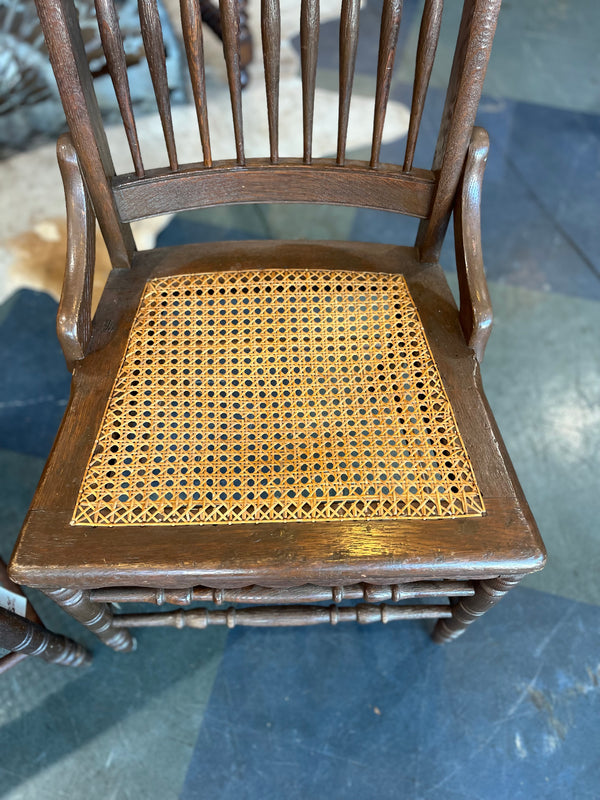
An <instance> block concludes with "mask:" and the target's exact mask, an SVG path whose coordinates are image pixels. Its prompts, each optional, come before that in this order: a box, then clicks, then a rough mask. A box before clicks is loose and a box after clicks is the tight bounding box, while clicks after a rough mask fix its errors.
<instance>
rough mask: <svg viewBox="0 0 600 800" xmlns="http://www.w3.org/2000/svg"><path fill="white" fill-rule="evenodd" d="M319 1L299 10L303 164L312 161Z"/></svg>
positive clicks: (306, 0) (307, 1) (306, 1)
mask: <svg viewBox="0 0 600 800" xmlns="http://www.w3.org/2000/svg"><path fill="white" fill-rule="evenodd" d="M319 23H320V10H319V0H302V5H301V8H300V55H301V60H302V128H303V142H304V155H303V157H304V163H305V164H310V163H311V161H312V137H313V118H314V113H315V87H316V82H317V57H318V54H319Z"/></svg>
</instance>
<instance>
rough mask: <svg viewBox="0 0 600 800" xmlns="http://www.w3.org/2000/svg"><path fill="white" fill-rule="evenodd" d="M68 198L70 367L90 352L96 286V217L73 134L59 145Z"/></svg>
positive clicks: (60, 328)
mask: <svg viewBox="0 0 600 800" xmlns="http://www.w3.org/2000/svg"><path fill="white" fill-rule="evenodd" d="M57 155H58V165H59V167H60V172H61V175H62V179H63V184H64V187H65V197H66V201H67V264H66V268H65V277H64V281H63V288H62V293H61V296H60V303H59V305H58V315H57V318H56V331H57V334H58V340H59V342H60V346H61V347H62V351H63V353H64V356H65V361H66V362H67V367H68V369H69V370H71V371H73V366H74V365H75V362H76V361H79V360H80V359H82V358H83V357H84V356H85V354H86V352H87V345H88V342H89V340H90V336H91V333H92V287H93V284H94V261H95V258H96V219H95V217H94V212H93V210H92V205H91V201H90V197H89V194H88V191H87V188H86V185H85V183H84V180H83V176H82V174H81V170H80V167H79V161H78V158H77V153H76V152H75V148H74V147H73V143H72V142H71V137H70V136H69V134H63V135H62V136H61V137H60V139H59V140H58V145H57Z"/></svg>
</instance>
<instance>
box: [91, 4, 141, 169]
mask: <svg viewBox="0 0 600 800" xmlns="http://www.w3.org/2000/svg"><path fill="white" fill-rule="evenodd" d="M94 1H95V4H96V17H97V19H98V29H99V31H100V39H101V40H102V47H103V49H104V54H105V56H106V64H107V66H108V71H109V73H110V77H111V80H112V83H113V87H114V90H115V95H116V96H117V102H118V104H119V110H120V112H121V117H122V118H123V126H124V128H125V134H126V135H127V142H128V144H129V149H130V151H131V158H132V159H133V164H134V167H135V172H136V175H137V176H138V177H139V178H143V177H144V165H143V163H142V156H141V153H140V142H139V139H138V134H137V128H136V124H135V118H134V115H133V106H132V105H131V93H130V90H129V79H128V77H127V61H126V58H125V49H124V47H123V36H122V35H121V29H120V28H119V18H118V16H117V12H116V9H115V4H114V0H94Z"/></svg>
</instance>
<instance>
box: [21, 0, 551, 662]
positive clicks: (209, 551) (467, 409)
mask: <svg viewBox="0 0 600 800" xmlns="http://www.w3.org/2000/svg"><path fill="white" fill-rule="evenodd" d="M37 2H38V6H39V8H40V16H41V20H42V25H43V27H44V30H45V31H46V36H47V38H48V42H49V51H50V55H51V59H52V62H53V66H54V68H55V70H56V71H57V80H58V84H59V89H60V92H61V96H62V99H63V102H64V104H65V109H66V113H67V119H68V121H69V125H70V127H71V130H72V133H73V141H74V145H75V150H76V151H77V154H78V156H79V161H80V164H81V170H82V172H83V180H82V179H81V176H80V175H79V173H78V172H77V170H76V169H75V165H76V160H75V157H74V152H73V151H72V150H68V148H67V149H66V150H65V153H66V155H65V158H64V165H66V166H65V169H64V170H63V171H66V172H68V173H69V176H70V177H69V176H68V177H69V179H68V180H67V181H66V187H67V192H68V193H69V194H70V199H69V203H70V206H69V207H70V208H72V209H73V213H72V214H71V219H72V224H71V225H70V240H71V244H70V247H71V250H70V256H69V258H70V261H69V265H68V270H67V280H66V290H65V291H66V294H67V295H68V296H69V297H71V298H75V299H73V300H71V301H70V304H71V305H70V307H69V308H70V311H69V313H67V314H66V315H65V319H67V320H68V323H67V322H66V323H65V325H64V326H63V327H64V328H65V330H67V328H68V327H69V326H70V328H69V329H72V330H74V331H75V333H74V334H73V335H70V338H69V337H67V338H68V339H69V347H71V348H73V347H75V345H77V348H79V349H77V350H76V351H74V350H71V351H70V353H71V356H73V355H76V356H77V357H76V358H75V357H72V361H73V362H74V364H75V366H74V371H73V383H72V392H71V398H70V401H69V405H68V408H67V410H66V413H65V417H64V420H63V423H62V426H61V429H60V431H59V433H58V436H57V439H56V442H55V444H54V447H53V450H52V453H51V455H50V458H49V460H48V463H47V465H46V469H45V471H44V474H43V476H42V479H41V481H40V485H39V487H38V490H37V492H36V495H35V497H34V500H33V503H32V506H31V509H30V512H29V514H28V516H27V519H26V521H25V524H24V526H23V530H22V532H21V535H20V537H19V541H18V543H17V546H16V548H15V553H14V555H13V559H12V562H11V574H12V576H13V577H14V578H15V579H17V580H19V581H20V582H22V583H26V584H28V585H30V586H37V587H41V588H43V589H44V591H46V592H47V594H48V595H49V596H50V597H53V598H54V599H55V600H56V601H57V602H58V603H59V604H61V605H62V606H63V607H64V608H65V609H66V610H67V611H69V612H70V613H71V614H72V615H73V616H74V617H75V618H76V619H78V620H80V621H81V622H82V623H83V624H84V625H87V626H88V627H89V628H90V629H91V630H93V631H95V632H96V633H97V634H98V635H99V636H100V638H101V639H102V640H103V641H105V642H106V643H107V644H108V645H109V646H111V647H114V648H115V649H120V650H127V649H131V647H132V645H133V642H132V639H131V637H130V635H129V633H128V632H127V631H126V627H123V626H127V625H128V624H129V623H131V624H132V625H139V624H143V625H155V624H165V621H166V622H167V623H168V624H173V625H175V626H176V627H181V626H184V625H187V624H189V625H192V626H194V627H206V625H208V624H224V625H230V626H232V625H234V624H251V625H257V624H270V625H279V624H316V623H320V622H324V623H332V622H333V623H335V622H337V621H344V620H349V619H353V620H358V621H359V622H371V621H375V620H377V621H387V620H389V619H393V618H395V617H403V616H407V615H408V616H423V615H425V616H430V615H432V614H434V615H435V616H436V617H446V619H444V620H442V621H441V622H439V623H438V626H437V628H436V634H435V638H436V640H437V641H443V640H447V639H450V638H453V637H454V636H456V635H458V633H460V632H461V631H462V630H463V629H464V628H465V626H466V625H468V624H469V623H470V622H471V621H472V620H473V619H475V618H476V617H477V616H479V615H480V614H481V613H483V612H484V611H486V610H487V609H488V608H489V607H491V605H493V604H494V603H495V602H496V601H497V600H498V599H499V598H500V597H501V595H502V594H503V593H504V592H505V591H506V590H507V589H508V588H509V587H510V586H512V585H513V584H514V583H515V582H516V580H517V579H518V578H519V577H520V576H522V575H525V574H528V573H530V572H533V571H535V570H538V569H541V568H542V566H543V564H544V560H545V551H544V546H543V543H542V541H541V539H540V536H539V533H538V531H537V528H536V525H535V522H534V520H533V517H532V515H531V512H530V510H529V508H528V506H527V503H526V500H525V498H524V496H523V493H522V490H521V488H520V486H519V483H518V480H517V477H516V475H515V473H514V470H513V468H512V465H511V463H510V459H509V458H508V455H507V453H506V450H505V448H504V445H503V443H502V440H501V437H500V434H499V431H498V428H497V426H496V424H495V422H494V419H493V416H492V414H491V411H490V409H489V407H488V404H487V401H486V398H485V395H484V392H483V389H482V386H481V377H480V372H479V364H478V359H480V358H481V356H482V354H483V347H484V345H485V340H486V337H487V333H489V324H488V320H489V308H488V303H489V300H488V298H487V293H486V292H485V278H484V273H483V262H482V258H481V243H480V230H479V210H480V188H481V177H482V174H483V165H484V163H485V153H486V151H487V142H486V140H485V134H484V133H482V132H480V131H475V132H474V133H473V123H474V119H475V112H476V107H477V102H478V100H479V96H480V94H481V86H482V82H483V78H484V74H485V68H486V65H487V61H488V58H489V53H490V47H491V41H492V36H493V31H494V27H495V23H496V16H497V13H498V7H499V0H465V3H464V11H463V16H462V20H461V25H460V31H459V35H458V41H457V47H456V51H455V55H454V62H453V67H452V73H451V75H450V80H449V84H448V91H447V95H446V103H445V108H444V113H443V118H442V124H441V128H440V133H439V137H438V143H437V147H436V153H435V156H434V160H433V168H432V170H421V169H418V168H415V167H414V165H413V159H414V152H415V144H416V141H417V137H418V130H419V124H420V120H421V115H422V109H423V104H424V102H425V96H426V93H427V86H428V83H429V77H430V73H431V67H432V64H433V59H434V56H435V48H436V43H437V39H438V33H439V24H440V16H441V11H442V3H441V0H426V3H425V11H424V18H423V21H422V26H421V31H420V34H419V44H418V54H417V65H416V74H415V87H414V92H413V104H412V113H411V123H410V131H409V137H408V142H407V149H406V154H405V158H404V165H388V164H380V163H379V156H380V144H381V134H382V130H383V124H384V116H385V108H386V104H387V101H388V97H389V80H390V76H391V71H392V69H391V67H392V62H393V55H394V52H395V48H396V41H397V35H398V26H399V24H400V11H401V3H400V0H385V2H384V7H383V13H382V23H381V35H380V51H379V61H378V79H377V84H378V87H377V90H376V95H377V97H376V111H375V116H374V127H373V139H372V153H371V161H370V162H356V161H348V162H347V161H346V134H347V125H348V113H349V108H350V102H351V93H352V81H353V75H354V64H355V59H356V47H357V40H358V29H359V0H342V9H341V22H340V74H339V80H340V94H339V119H338V136H337V153H336V158H335V159H314V160H313V158H312V130H313V122H314V94H315V74H316V64H317V50H318V33H319V4H318V0H300V15H301V34H300V36H301V50H302V78H303V120H304V121H303V154H302V157H301V158H297V159H287V158H286V159H280V158H279V154H278V143H277V127H278V119H277V116H278V115H277V84H278V69H279V43H278V31H279V24H280V23H279V7H278V2H277V0H263V14H262V17H263V20H262V21H263V42H264V59H265V74H266V82H267V98H268V107H269V125H270V128H269V129H270V147H267V145H265V153H267V152H269V151H270V156H269V157H265V158H261V159H251V160H248V162H247V163H246V159H245V154H244V137H243V124H242V103H241V86H242V85H243V76H242V65H243V58H242V55H241V47H242V41H241V40H242V38H243V28H244V19H245V6H244V2H243V0H221V3H220V9H221V10H220V17H219V24H220V25H221V27H222V31H221V32H222V34H223V49H224V55H225V61H226V66H227V76H228V83H229V89H230V95H231V104H232V113H233V125H234V134H235V143H236V159H235V160H231V161H226V162H219V163H217V164H212V161H211V158H210V150H209V135H208V125H207V123H206V116H205V115H206V98H205V96H204V76H203V74H202V41H201V26H200V22H199V20H198V12H197V8H196V6H195V5H193V4H191V0H180V2H181V4H182V21H183V27H184V38H185V40H186V47H187V55H188V64H189V66H190V74H191V76H192V82H193V84H194V92H195V102H196V108H197V111H198V116H199V125H200V132H201V137H203V138H202V141H203V146H204V145H206V146H204V150H203V152H204V166H202V165H201V164H199V163H197V164H189V165H184V166H183V167H179V168H177V163H176V158H175V150H174V146H175V145H174V137H173V138H172V141H171V145H172V146H170V145H169V140H170V134H169V133H168V131H167V132H166V136H167V140H168V141H167V145H168V146H169V147H170V150H171V152H170V155H171V156H172V157H171V158H170V166H169V168H168V169H161V170H151V171H147V172H146V173H145V174H144V176H143V177H140V175H139V170H138V171H137V174H135V175H134V174H131V175H125V176H115V174H114V170H113V168H112V162H111V161H110V154H109V152H108V148H107V146H106V140H105V138H104V133H103V130H102V126H101V122H100V119H99V114H98V108H97V104H96V103H95V99H94V97H93V90H92V84H91V78H90V75H89V70H88V68H87V64H86V63H85V52H84V48H83V43H82V42H81V35H80V33H79V32H78V31H77V26H76V14H75V12H74V8H73V0H37ZM106 2H107V0H102V2H101V0H99V5H100V7H101V8H103V9H104V13H103V19H105V20H106V19H112V17H111V8H112V6H111V7H109V6H107V5H106ZM139 2H140V6H141V11H142V17H143V27H144V34H145V41H146V43H147V47H148V49H149V50H150V51H151V52H149V61H151V62H152V63H151V64H150V68H151V71H153V79H154V82H155V88H156V92H157V98H158V101H159V105H160V104H161V103H162V106H163V111H164V113H163V115H162V116H163V117H165V118H166V109H167V108H168V89H167V83H166V72H165V70H164V69H163V66H164V58H163V56H164V54H163V53H162V49H161V48H162V37H161V35H160V29H159V23H158V24H157V15H156V12H155V9H156V5H155V0H139ZM203 2H204V0H203ZM103 4H104V5H103ZM100 16H102V13H101V14H100ZM111 36H113V38H112V39H111V38H110V36H108V37H106V36H105V38H106V41H107V42H108V45H107V48H108V49H109V50H112V51H113V52H112V55H111V56H110V58H111V62H112V64H113V67H112V68H113V69H114V71H115V73H117V72H118V70H119V69H121V68H122V61H121V62H120V61H119V59H121V55H120V50H119V46H118V45H119V40H118V38H115V37H116V34H115V33H114V32H112V33H111ZM150 45H152V46H150ZM115 64H116V67H115ZM121 93H122V92H121ZM126 106H127V104H125V106H124V107H125V112H124V114H125V117H127V114H128V113H129V111H128V109H127V107H126ZM167 128H168V125H167ZM472 134H473V138H471V137H472ZM469 143H471V147H470V149H469ZM467 151H468V152H467ZM175 169H177V172H175V171H174V170H175ZM461 181H462V182H461ZM86 187H87V189H88V190H89V193H90V195H91V198H92V202H93V206H94V211H95V213H96V215H97V217H98V219H99V221H100V224H101V227H102V230H103V233H104V235H105V237H106V238H107V240H108V244H109V248H110V251H111V255H112V258H113V263H114V264H115V265H116V266H123V265H126V264H128V259H129V256H130V254H131V253H132V252H133V246H132V240H131V238H130V231H129V228H128V225H127V222H128V221H131V220H134V219H139V218H143V217H146V216H151V215H155V214H161V213H169V212H175V211H179V210H183V209H188V208H196V207H207V206H212V205H219V204H225V203H226V204H234V203H245V202H318V203H332V204H343V205H356V206H359V207H366V208H378V209H385V210H394V211H398V212H402V213H406V214H412V215H413V216H416V217H419V218H421V219H422V224H421V226H420V229H419V235H418V240H417V246H416V247H414V248H401V247H394V246H388V245H378V244H370V243H369V244H362V243H356V242H354V243H333V242H230V243H223V242H222V243H210V244H202V245H196V246H189V247H178V248H168V249H165V250H161V249H158V250H154V251H150V252H146V253H137V254H134V256H133V269H131V270H122V269H117V270H113V271H112V273H111V275H110V277H109V279H108V282H107V286H106V288H105V291H104V294H103V297H102V299H101V301H100V304H99V306H98V311H97V314H96V317H95V319H94V322H93V324H92V330H91V336H89V341H88V335H87V332H86V325H87V318H86V317H85V315H83V316H82V313H83V312H82V308H83V307H84V305H85V304H84V303H83V299H84V296H85V291H84V289H83V288H82V287H83V286H85V280H86V279H87V276H88V274H89V264H90V259H89V257H88V251H89V241H88V238H87V234H88V232H89V225H90V224H91V223H90V220H91V219H93V217H92V215H91V213H88V212H86V208H88V207H87V206H86V198H85V189H86ZM452 209H454V210H455V212H456V238H457V266H458V272H459V281H460V286H461V309H460V312H459V310H458V309H457V308H456V304H455V303H454V300H453V298H452V294H451V292H450V290H449V288H448V285H447V283H446V280H445V277H444V274H443V271H442V269H441V268H440V266H439V264H437V257H438V255H439V248H440V245H441V242H442V239H443V236H444V233H445V230H446V226H447V223H448V218H449V215H450V213H451V210H452ZM77 253H80V254H81V255H80V256H79V255H77ZM429 262H431V263H429ZM75 264H77V265H78V267H77V268H76V267H75ZM286 267H293V268H297V269H304V270H309V271H310V272H311V273H314V271H315V270H318V269H324V270H332V271H338V270H348V271H349V273H350V274H351V273H352V272H354V271H363V272H364V271H367V272H369V271H371V272H375V273H379V272H382V273H386V272H389V273H396V272H400V273H402V274H403V276H404V277H405V279H406V282H407V285H408V289H409V291H410V293H411V296H412V299H413V300H414V303H415V305H416V307H417V309H418V313H419V316H420V319H421V321H422V323H423V327H424V330H425V333H426V337H427V342H428V344H429V347H430V349H431V354H432V357H433V359H434V361H435V363H436V367H437V369H438V370H439V374H440V378H441V381H442V383H443V385H444V389H445V391H446V393H447V396H448V399H449V402H450V404H451V406H452V409H453V413H454V417H455V420H456V424H457V427H458V430H459V431H460V433H461V437H462V439H463V441H464V445H465V448H466V452H467V453H468V456H469V460H470V462H471V466H472V469H473V471H474V474H475V476H476V478H477V484H478V487H479V490H480V492H481V496H482V498H483V501H484V505H485V509H486V514H485V515H483V516H471V517H461V518H452V517H447V518H444V519H437V520H434V521H428V520H425V519H414V518H413V519H411V518H406V517H404V518H402V517H400V516H398V517H396V518H388V519H383V520H378V521H373V520H362V521H359V520H353V521H350V522H348V521H343V522H334V521H325V522H322V523H321V522H319V523H313V522H299V521H298V520H296V521H292V522H284V523H271V522H269V523H256V524H250V523H246V524H243V523H233V524H230V525H217V524H215V525H209V524H206V525H198V526H194V525H185V526H180V527H177V526H175V527H171V526H167V525H156V526H147V525H142V526H135V525H128V526H122V527H121V526H120V527H119V530H118V535H116V534H115V529H114V528H111V527H107V526H102V525H98V526H97V527H95V528H94V529H93V535H91V534H90V529H89V528H87V527H80V526H77V525H71V524H70V522H71V518H72V514H73V509H74V507H75V504H76V501H77V494H78V491H79V487H80V485H81V481H82V477H83V475H84V472H85V469H86V466H87V463H88V459H89V457H90V455H91V453H92V450H93V448H94V447H95V442H96V436H97V433H98V430H99V426H100V425H101V421H102V418H103V414H104V411H105V408H106V404H107V401H108V398H109V396H110V393H111V389H112V386H113V382H114V379H115V376H116V374H117V370H118V368H119V364H120V363H121V360H122V358H123V355H124V352H125V350H126V347H127V342H128V336H129V332H130V328H131V325H132V322H133V319H134V316H135V312H136V309H137V307H138V304H139V301H140V298H141V296H142V293H143V292H144V288H145V286H146V284H147V281H148V280H151V279H153V278H163V277H166V276H171V275H177V274H179V275H181V274H187V273H190V272H191V273H196V272H206V271H232V270H235V271H239V270H244V269H261V270H265V269H277V270H282V269H285V268H286ZM82 281H83V283H82ZM77 298H79V300H77ZM78 303H79V305H78ZM61 305H62V304H61ZM64 307H65V308H66V305H65V306H64ZM78 325H79V328H78V327H77V326H78ZM65 337H66V334H65V335H64V336H63V338H65ZM81 356H83V357H81ZM498 576H502V577H501V578H499V577H498ZM474 586H475V588H473V587H474ZM190 587H191V588H190ZM442 596H443V597H455V598H460V599H458V602H456V603H455V604H453V605H451V606H442V605H440V606H437V605H435V606H432V605H430V606H423V605H420V606H405V605H401V606H393V605H391V606H390V605H387V604H386V602H385V601H389V600H392V601H394V602H397V601H399V600H402V599H406V598H412V597H425V598H434V597H442ZM115 599H116V600H122V601H125V602H128V601H130V600H131V601H140V600H143V601H147V602H152V603H156V604H160V603H162V602H172V603H174V604H176V605H186V604H187V603H188V602H190V601H192V602H193V601H195V600H203V601H208V602H216V603H217V605H218V604H220V603H223V602H227V603H229V602H233V603H238V602H239V603H249V604H250V605H253V604H256V603H259V604H264V605H265V606H266V607H265V608H263V607H260V606H259V607H251V608H247V609H241V610H236V609H220V608H217V609H216V610H212V609H211V610H194V611H191V612H183V611H175V612H174V613H168V614H166V615H165V614H160V615H150V616H145V617H139V616H138V615H133V616H132V615H124V616H119V617H116V618H114V617H113V615H112V611H111V609H110V607H109V605H108V604H107V602H110V601H113V600H115ZM342 599H356V600H359V601H362V603H364V605H358V606H354V607H352V606H341V607H340V606H338V604H339V603H340V602H341V601H342ZM315 602H325V603H326V604H327V603H330V602H332V603H333V604H334V605H333V607H331V608H327V607H316V608H315V607H311V606H310V604H311V603H315ZM381 602H383V605H379V606H377V605H373V604H374V603H381ZM273 604H279V606H275V607H273ZM303 604H304V605H303Z"/></svg>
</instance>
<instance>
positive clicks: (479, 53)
mask: <svg viewBox="0 0 600 800" xmlns="http://www.w3.org/2000/svg"><path fill="white" fill-rule="evenodd" d="M500 2H501V0H465V4H464V10H463V15H462V19H461V23H460V29H459V33H458V41H457V45H456V51H455V53H454V61H453V63H452V72H451V74H450V81H449V84H448V92H447V94H446V103H445V106H444V112H443V115H442V124H441V127H440V133H439V136H438V142H437V146H436V151H435V156H434V160H433V166H432V169H433V170H434V171H436V170H439V178H438V182H437V187H436V192H435V200H434V203H433V207H432V209H431V215H430V217H429V219H428V220H426V221H424V222H422V223H421V225H420V226H419V232H418V235H417V242H416V245H417V247H418V248H419V252H420V256H421V259H422V260H423V261H430V262H435V261H437V260H438V258H439V255H440V250H441V247H442V242H443V240H444V235H445V233H446V228H447V227H448V221H449V219H450V213H451V210H452V204H453V202H454V197H455V195H456V190H457V187H458V183H459V181H460V176H461V173H462V170H463V166H464V160H465V157H466V153H467V148H468V147H469V142H470V140H471V131H472V130H473V125H474V123H475V115H476V114H477V106H478V105H479V99H480V97H481V90H482V87H483V81H484V79H485V73H486V70H487V64H488V60H489V57H490V53H491V49H492V40H493V38H494V32H495V30H496V22H497V19H498V12H499V11H500Z"/></svg>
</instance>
